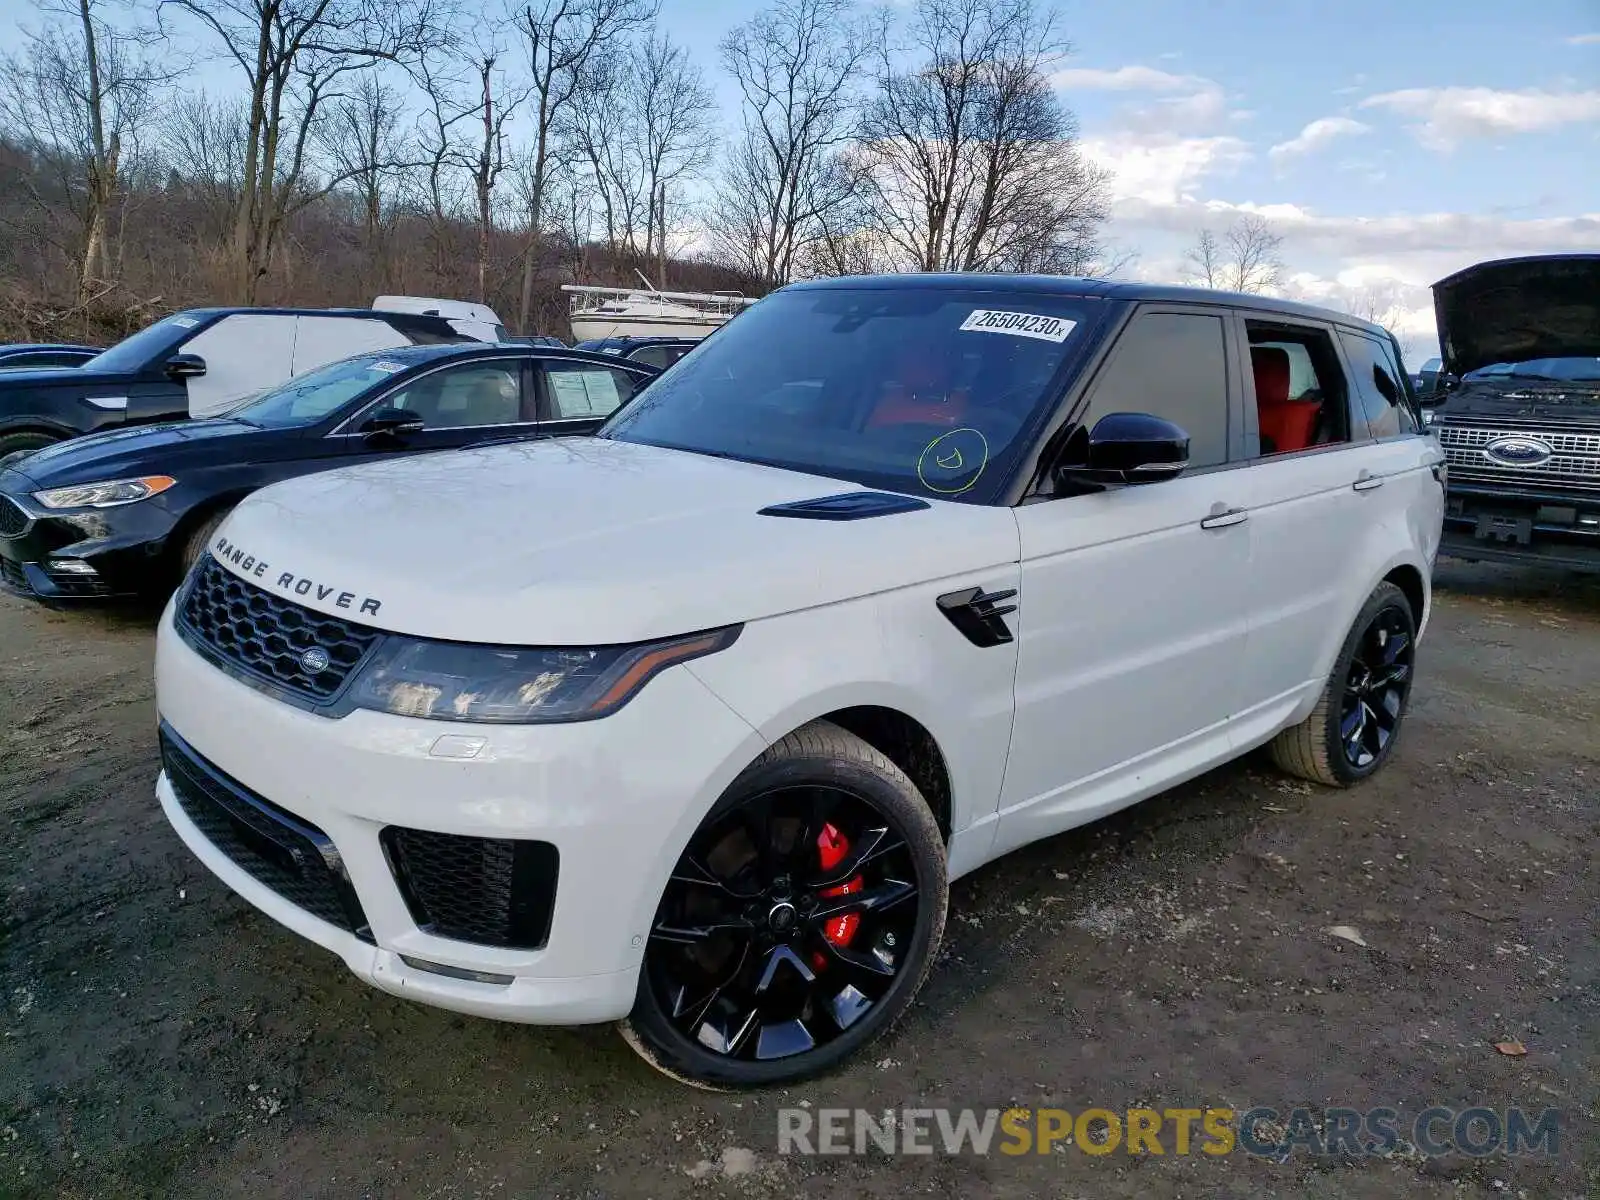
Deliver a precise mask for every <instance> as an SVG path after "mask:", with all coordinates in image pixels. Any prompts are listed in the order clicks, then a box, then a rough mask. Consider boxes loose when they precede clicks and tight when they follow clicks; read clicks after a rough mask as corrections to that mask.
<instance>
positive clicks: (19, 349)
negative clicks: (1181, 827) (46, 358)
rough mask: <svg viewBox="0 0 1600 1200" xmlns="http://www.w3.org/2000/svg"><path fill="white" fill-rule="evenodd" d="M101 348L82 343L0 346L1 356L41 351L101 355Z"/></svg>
mask: <svg viewBox="0 0 1600 1200" xmlns="http://www.w3.org/2000/svg"><path fill="white" fill-rule="evenodd" d="M100 349H101V348H100V347H99V346H85V345H83V344H82V343H81V342H7V343H5V344H4V345H0V354H31V353H34V352H37V351H40V350H88V351H89V352H90V353H93V354H99V353H100Z"/></svg>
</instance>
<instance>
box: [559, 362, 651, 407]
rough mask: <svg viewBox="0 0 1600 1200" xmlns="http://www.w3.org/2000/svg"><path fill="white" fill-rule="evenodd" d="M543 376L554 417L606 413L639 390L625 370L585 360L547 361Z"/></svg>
mask: <svg viewBox="0 0 1600 1200" xmlns="http://www.w3.org/2000/svg"><path fill="white" fill-rule="evenodd" d="M544 377H545V379H546V380H547V381H548V382H549V384H550V417H551V419H552V420H556V421H561V420H572V419H574V418H582V417H609V416H610V415H611V414H612V413H613V412H615V411H616V410H617V408H619V407H620V406H621V405H623V404H625V403H627V402H628V401H629V400H631V399H632V398H633V393H634V392H635V391H637V390H638V385H637V384H636V383H635V382H634V380H633V376H631V375H629V374H628V373H627V372H626V371H614V370H612V369H611V368H610V367H597V366H591V365H590V364H588V363H555V362H551V363H546V364H545V368H544Z"/></svg>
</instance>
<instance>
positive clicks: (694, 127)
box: [0, 0, 1109, 340]
mask: <svg viewBox="0 0 1600 1200" xmlns="http://www.w3.org/2000/svg"><path fill="white" fill-rule="evenodd" d="M40 4H41V7H39V8H38V9H37V10H36V12H34V13H33V14H32V15H31V16H30V17H29V18H28V19H27V20H26V21H25V22H24V24H25V29H26V33H25V35H24V37H23V38H22V40H21V42H20V44H17V45H14V46H13V47H11V48H10V49H9V50H8V52H7V53H6V54H5V55H4V56H3V57H0V337H4V338H7V339H10V338H24V337H26V338H43V337H70V338H73V339H80V338H88V339H91V340H107V339H111V338H115V337H117V336H120V335H121V334H123V333H125V332H127V331H128V330H131V329H133V328H137V327H139V326H141V325H143V324H145V323H147V322H148V321H149V320H150V319H152V318H153V317H155V316H158V315H160V314H161V313H164V312H169V311H172V310H174V309H178V308H183V307H191V306H196V305H200V304H207V303H230V304H296V305H319V306H320V305H365V304H370V303H371V300H372V298H373V297H374V296H376V295H378V294H380V293H385V292H401V293H409V294H418V295H433V296H445V297H453V298H461V299H477V300H483V301H485V302H487V303H489V304H490V305H492V306H493V307H494V308H495V309H496V310H497V311H498V312H499V313H500V314H501V316H502V317H503V318H504V319H505V320H506V321H507V323H508V324H509V325H510V326H512V327H513V328H514V329H516V330H518V331H521V332H553V333H556V334H557V335H558V336H566V335H567V334H568V332H569V331H568V329H567V326H566V313H567V306H566V301H565V297H564V295H563V294H562V293H561V292H560V290H559V289H560V285H561V284H563V283H568V282H583V283H589V284H603V285H604V284H609V285H621V286H627V285H632V284H635V283H637V282H638V274H637V272H640V271H642V272H643V273H644V274H645V275H647V276H648V277H650V278H651V280H652V281H653V282H654V283H655V284H656V285H657V286H658V287H661V288H664V289H665V288H671V289H675V290H712V289H737V290H740V291H743V292H744V293H746V294H749V295H758V294H763V293H764V292H765V291H767V290H769V289H771V288H772V287H775V286H780V285H781V284H783V283H785V282H788V281H789V280H791V279H795V278H800V277H805V276H809V275H817V274H837V273H846V272H858V271H871V270H957V271H968V270H1043V271H1060V272H1068V273H1075V274H1095V273H1098V272H1101V271H1103V270H1105V268H1106V263H1105V261H1104V259H1105V252H1104V236H1103V235H1104V231H1105V226H1106V223H1107V221H1108V219H1109V204H1108V200H1107V189H1106V184H1107V178H1106V176H1105V173H1104V172H1103V171H1102V170H1101V169H1099V168H1098V167H1096V166H1095V165H1094V164H1093V163H1091V162H1090V161H1088V160H1087V159H1086V158H1085V157H1084V155H1083V154H1082V153H1081V151H1080V148H1079V144H1078V136H1077V122H1076V119H1075V117H1074V115H1073V114H1072V112H1071V111H1070V110H1069V109H1068V108H1067V107H1066V106H1065V104H1064V103H1063V101H1062V100H1061V98H1060V96H1059V95H1058V94H1057V93H1056V91H1055V90H1054V89H1053V88H1052V86H1051V83H1050V78H1049V77H1050V72H1051V70H1052V68H1053V65H1054V64H1055V63H1057V62H1058V61H1060V59H1061V58H1062V57H1063V56H1064V55H1065V54H1066V53H1067V52H1068V50H1069V45H1068V43H1067V40H1066V38H1065V36H1064V31H1063V29H1062V26H1061V20H1060V16H1059V14H1058V12H1057V11H1056V10H1055V9H1054V8H1053V7H1052V5H1051V4H1050V3H1049V0H915V3H912V4H909V5H898V6H893V7H885V8H882V9H875V8H869V7H867V6H866V5H864V4H858V3H856V2H854V0H776V3H773V4H771V5H770V6H769V7H766V8H764V9H761V10H760V11H753V12H752V13H751V15H750V16H749V17H748V19H746V20H745V21H744V23H743V24H741V25H739V26H737V27H735V28H734V29H732V30H731V31H730V32H728V33H727V35H726V36H725V37H724V38H723V39H722V41H721V43H720V44H719V46H718V50H717V54H716V58H715V61H712V62H704V63H702V62H697V61H695V60H694V59H693V58H692V57H691V56H690V54H689V53H688V51H687V50H686V49H685V48H684V47H683V46H682V45H681V44H679V43H678V42H677V41H676V40H675V39H674V38H673V36H672V33H671V32H670V30H669V28H668V26H667V24H666V23H665V22H664V20H663V18H662V14H661V12H660V11H659V8H658V4H657V0H521V2H516V0H484V3H482V4H477V3H472V4H468V3H466V2H465V0H462V2H461V3H459V4H456V5H452V3H450V0H132V2H131V3H121V2H118V0H40ZM199 64H205V67H206V73H205V77H206V79H207V80H208V81H215V80H217V79H224V80H227V81H228V83H227V85H226V86H225V87H215V86H214V89H213V90H211V91H208V90H205V89H204V88H201V87H198V86H196V85H195V83H194V82H193V79H192V77H193V75H194V74H195V70H196V67H197V65H199ZM715 81H725V82H726V83H727V84H731V88H729V89H728V90H727V94H731V95H737V96H738V98H739V100H738V106H737V109H736V110H734V111H723V110H722V109H721V108H719V106H718V104H717V101H716V95H717V92H716V89H715V87H714V86H713V85H714V82H715Z"/></svg>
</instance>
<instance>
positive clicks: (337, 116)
mask: <svg viewBox="0 0 1600 1200" xmlns="http://www.w3.org/2000/svg"><path fill="white" fill-rule="evenodd" d="M404 113H405V109H404V104H403V101H402V99H401V97H400V94H399V93H398V92H396V91H395V90H394V89H393V88H391V87H389V86H388V85H387V84H385V83H384V82H383V80H382V79H380V78H379V77H378V76H377V75H376V74H366V75H363V76H361V78H360V81H359V82H358V83H357V85H356V87H355V88H354V89H353V91H352V92H351V94H350V95H348V96H345V97H343V98H342V99H340V100H339V101H338V102H337V103H336V104H334V105H333V106H332V110H331V112H330V113H329V116H328V120H327V122H326V124H325V125H324V127H323V129H322V131H321V136H320V142H321V148H322V153H323V154H324V156H325V157H326V159H327V161H328V163H329V166H330V169H331V171H332V172H333V174H334V175H336V176H342V177H343V178H344V179H345V180H346V181H347V182H348V183H349V185H350V186H351V188H352V190H353V191H354V193H355V195H356V198H357V200H358V202H359V204H360V209H361V220H362V231H363V235H364V236H363V239H362V244H363V246H364V247H365V248H366V250H367V252H368V253H369V254H370V255H372V256H373V258H374V259H375V260H376V262H375V264H374V265H375V267H376V271H375V274H374V276H373V277H371V278H375V279H376V280H377V281H381V283H380V285H386V283H387V281H388V278H389V244H388V232H389V228H390V226H391V224H392V220H393V217H394V215H395V212H396V208H397V205H396V192H397V190H398V187H399V178H400V175H401V173H402V171H403V170H404V169H405V168H406V167H407V166H408V165H410V164H409V161H408V160H409V155H408V154H407V151H406V147H405V145H404V136H403V132H402V129H401V120H402V118H403V116H404Z"/></svg>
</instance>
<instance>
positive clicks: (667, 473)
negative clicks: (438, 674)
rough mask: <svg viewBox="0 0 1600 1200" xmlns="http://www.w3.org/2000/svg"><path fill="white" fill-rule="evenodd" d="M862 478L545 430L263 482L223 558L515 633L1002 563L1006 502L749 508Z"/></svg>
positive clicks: (580, 633) (463, 634)
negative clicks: (854, 509) (855, 513)
mask: <svg viewBox="0 0 1600 1200" xmlns="http://www.w3.org/2000/svg"><path fill="white" fill-rule="evenodd" d="M865 490H869V489H865V488H861V487H859V486H858V485H855V484H849V483H842V482H840V481H839V480H836V479H823V478H818V477H816V476H812V475H805V474H801V473H798V472H793V471H786V470H780V469H777V468H773V467H764V466H759V465H755V464H751V463H742V462H735V461H731V460H728V459H718V458H710V457H706V456H703V455H697V454H689V453H686V452H683V451H677V450H664V449H659V448H657V447H653V446H643V445H636V444H632V443H627V442H617V441H608V440H598V439H593V438H561V439H553V440H550V441H543V442H535V443H525V444H520V445H518V444H513V445H501V446H486V447H482V448H479V449H476V450H457V451H447V452H444V453H436V454H425V455H418V456H416V457H412V458H406V459H398V460H388V461H382V462H374V463H371V464H363V465H361V466H357V467H348V468H345V469H342V470H335V471H328V472H325V473H321V474H317V475H311V476H306V477H302V478H299V479H295V480H290V481H288V482H285V483H280V484H275V485H273V486H271V487H268V488H264V489H262V490H261V491H259V492H257V493H255V494H254V495H253V496H251V497H250V498H249V499H248V500H246V501H245V502H244V503H242V504H241V505H240V506H239V507H238V508H237V509H235V510H234V512H233V515H232V516H231V517H229V519H228V521H227V522H226V523H225V524H224V525H223V527H222V528H221V530H220V531H219V538H220V539H221V540H223V541H225V542H227V543H228V545H229V548H230V549H229V554H228V555H227V561H229V562H230V566H231V569H233V570H234V571H236V572H239V571H241V566H240V563H242V562H243V561H245V560H246V559H249V560H253V562H254V566H253V569H252V570H251V571H250V572H249V575H250V578H251V579H252V580H254V581H255V582H257V583H259V584H260V585H261V586H264V587H267V588H268V589H269V590H273V591H277V592H280V593H284V594H289V595H290V598H292V599H294V600H296V601H298V602H299V603H301V604H305V605H307V606H308V607H312V608H316V609H318V610H320V611H324V612H328V613H333V614H335V615H344V616H348V615H349V612H348V608H349V603H348V597H346V601H347V602H346V610H345V611H343V612H341V610H339V609H338V608H336V607H335V606H334V605H335V600H336V598H337V597H338V596H339V595H340V594H341V593H351V594H354V595H357V596H360V597H362V598H363V602H366V601H368V600H370V601H373V602H376V604H377V606H378V611H377V612H376V614H375V615H373V616H372V617H370V618H367V619H369V620H371V621H372V623H373V624H376V625H378V626H380V627H381V628H384V629H387V630H391V631H394V632H397V633H409V634H415V635H417V636H421V637H432V638H442V639H446V640H452V641H466V642H479V643H485V642H487V643H502V644H513V645H515V644H523V645H554V646H560V645H566V646H597V645H607V644H615V643H622V642H637V641H644V640H647V639H651V638H660V637H671V636H674V635H678V634H684V633H693V632H697V631H699V630H702V629H712V628H716V627H718V626H722V625H731V624H735V623H738V622H742V621H752V620H757V619H760V618H762V617H769V616H776V615H778V614H780V613H784V612H792V611H796V610H799V609H805V608H812V607H816V606H818V605H823V604H830V603H834V602H837V601H841V600H846V599H850V598H852V597H856V596H862V595H867V594H870V593H874V592H880V591H887V590H890V589H893V588H898V587H903V586H905V585H906V584H908V583H912V582H918V583H920V582H922V581H928V580H935V579H940V578H944V577H948V576H953V575H958V574H962V573H966V572H971V571H974V570H980V569H984V568H989V567H994V566H997V565H1000V564H1002V563H1007V562H1015V561H1016V560H1017V555H1018V540H1017V527H1016V521H1015V518H1014V517H1013V516H1012V514H1011V512H1010V510H1009V509H1005V508H988V507H980V506H978V505H971V504H959V503H955V502H951V501H939V500H930V501H929V502H928V505H929V506H928V507H927V508H921V509H917V510H915V511H911V512H900V513H894V514H891V515H886V516H876V517H870V518H866V519H861V520H849V521H838V520H832V521H830V520H803V519H794V518H785V517H772V516H762V515H760V510H761V509H762V508H765V507H766V506H768V505H772V504H786V503H792V502H794V501H798V500H810V499H815V498H817V497H822V496H830V495H838V494H839V493H842V492H851V491H865ZM214 544H215V543H214ZM233 551H240V552H242V553H241V554H240V555H239V558H238V560H237V561H233V557H234V556H233ZM305 581H310V583H309V584H307V583H306V582H305ZM929 603H932V601H931V599H930V601H929ZM368 611H371V610H368ZM358 619H360V618H358Z"/></svg>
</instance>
